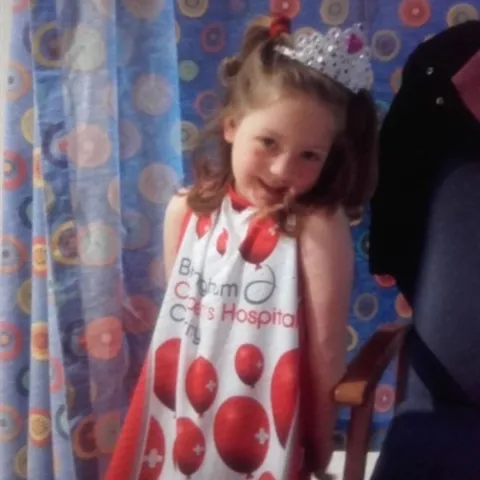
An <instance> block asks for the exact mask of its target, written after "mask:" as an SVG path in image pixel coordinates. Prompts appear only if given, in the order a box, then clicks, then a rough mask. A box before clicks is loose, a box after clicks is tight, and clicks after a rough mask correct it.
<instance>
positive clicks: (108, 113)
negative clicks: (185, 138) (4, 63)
mask: <svg viewBox="0 0 480 480" xmlns="http://www.w3.org/2000/svg"><path fill="white" fill-rule="evenodd" d="M13 9H14V16H13V35H12V45H11V60H10V64H9V90H8V97H9V98H8V100H9V104H8V109H7V116H6V122H5V123H6V134H5V152H4V181H3V189H2V199H3V205H4V208H3V211H2V225H3V229H2V232H1V234H2V238H1V247H2V263H1V275H0V285H1V290H2V293H3V295H2V299H1V300H0V312H1V320H0V362H1V363H0V378H1V381H2V388H1V391H0V397H1V399H0V416H1V417H0V419H1V422H0V441H1V443H0V463H1V465H0V478H2V479H5V480H12V479H14V478H31V479H35V480H37V479H38V480H43V479H45V480H51V479H55V480H57V479H62V480H64V479H74V478H79V479H87V478H88V479H100V478H103V475H104V472H105V470H106V467H107V465H108V461H109V458H110V454H111V452H112V451H113V448H114V445H115V439H116V434H117V432H118V430H119V428H120V426H121V421H122V418H123V415H124V413H125V410H126V408H127V406H128V401H129V395H130V393H131V391H132V389H133V386H134V384H135V382H136V379H137V377H138V372H139V369H140V367H141V365H142V362H143V358H144V356H145V353H146V350H147V348H148V343H149V339H150V334H151V332H152V329H153V327H154V323H155V319H156V315H157V312H158V309H159V305H160V303H161V299H162V294H163V288H164V278H163V261H162V233H163V232H162V222H163V214H164V209H165V206H166V203H167V202H168V200H169V199H170V197H171V195H172V193H173V192H174V191H175V189H176V188H177V187H178V185H179V184H180V183H181V182H182V177H183V165H182V155H181V143H180V133H179V129H178V128H175V127H176V126H177V125H178V123H179V120H180V105H179V92H178V71H177V64H178V62H177V50H176V35H175V20H174V5H173V2H172V1H168V0H165V1H163V0H152V1H143V2H139V1H136V0H132V1H129V0H126V1H125V2H122V3H120V2H115V1H114V0H107V1H103V0H102V1H93V2H87V1H86V2H73V3H72V2H63V1H56V2H55V1H54V0H36V1H35V2H33V3H32V5H31V6H30V5H29V2H28V1H27V2H23V1H17V2H14V5H13ZM27 460H28V461H27Z"/></svg>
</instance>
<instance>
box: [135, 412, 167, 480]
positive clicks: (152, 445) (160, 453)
mask: <svg viewBox="0 0 480 480" xmlns="http://www.w3.org/2000/svg"><path fill="white" fill-rule="evenodd" d="M164 460H165V436H164V435H163V430H162V427H160V425H159V423H158V422H157V420H155V418H151V419H150V425H149V427H148V436H147V443H146V444H145V452H144V454H143V461H142V468H141V470H140V476H139V479H138V480H157V479H158V478H159V476H160V474H161V473H162V469H163V465H164V463H165V461H164Z"/></svg>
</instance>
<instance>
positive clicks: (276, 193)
mask: <svg viewBox="0 0 480 480" xmlns="http://www.w3.org/2000/svg"><path fill="white" fill-rule="evenodd" d="M258 183H259V185H260V187H261V188H262V190H264V191H265V192H266V193H267V194H268V195H269V196H272V197H275V198H278V197H283V196H284V195H285V194H286V193H287V191H288V188H287V187H273V186H271V185H269V184H268V183H265V182H264V181H263V180H261V179H260V178H259V179H258Z"/></svg>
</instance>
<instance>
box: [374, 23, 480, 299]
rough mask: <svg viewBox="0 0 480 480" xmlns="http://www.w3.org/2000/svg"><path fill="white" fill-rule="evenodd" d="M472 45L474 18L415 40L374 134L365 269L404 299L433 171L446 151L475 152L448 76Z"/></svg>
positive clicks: (476, 129)
mask: <svg viewBox="0 0 480 480" xmlns="http://www.w3.org/2000/svg"><path fill="white" fill-rule="evenodd" d="M479 49H480V21H469V22H466V23H463V24H460V25H458V26H455V27H452V28H449V29H448V30H445V31H443V32H441V33H439V34H438V35H436V36H434V37H433V38H431V39H430V40H428V41H426V42H424V43H422V44H420V45H419V46H418V47H417V48H416V49H415V50H414V52H413V53H412V54H411V55H410V57H409V58H408V61H407V63H406V65H405V68H404V71H403V80H402V86H401V88H400V91H399V92H398V94H397V95H396V97H395V99H394V101H393V103H392V105H391V108H390V110H389V112H388V114H387V116H386V118H385V121H384V123H383V126H382V129H381V132H380V174H379V185H378V189H377V191H376V193H375V195H374V197H373V200H372V203H371V212H372V218H371V231H370V268H371V271H372V273H375V274H390V275H392V276H393V277H395V278H396V280H397V284H398V286H399V288H400V290H401V291H402V293H404V295H405V296H406V297H407V299H408V300H409V301H410V302H412V301H413V296H414V291H415V284H416V280H417V276H418V268H419V262H420V259H421V255H422V251H423V242H424V234H425V223H426V218H427V216H428V205H429V202H430V194H431V190H432V181H434V178H435V176H436V173H437V170H438V169H440V168H442V164H443V162H444V161H448V159H450V158H452V156H456V157H459V158H460V157H462V155H470V156H471V155H472V154H476V153H478V158H479V160H480V124H479V123H478V122H477V120H476V118H475V117H474V116H473V114H472V113H471V112H470V111H469V110H468V108H467V107H466V106H465V105H464V104H463V102H462V100H461V98H460V96H459V95H458V93H457V91H456V90H455V87H454V85H453V84H452V81H451V78H452V76H453V75H454V74H455V73H457V71H458V70H459V69H460V68H461V67H462V66H463V65H465V64H466V63H467V61H468V60H469V59H470V58H471V57H472V56H473V55H474V54H475V53H476V52H477V51H478V50H479ZM479 88H480V85H479ZM479 211H480V208H479ZM479 218H480V217H479ZM479 221H480V220H479Z"/></svg>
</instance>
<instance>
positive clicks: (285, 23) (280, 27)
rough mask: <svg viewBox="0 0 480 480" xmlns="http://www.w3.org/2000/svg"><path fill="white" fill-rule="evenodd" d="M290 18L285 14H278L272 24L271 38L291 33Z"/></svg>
mask: <svg viewBox="0 0 480 480" xmlns="http://www.w3.org/2000/svg"><path fill="white" fill-rule="evenodd" d="M290 31H291V30H290V19H289V18H288V17H286V16H284V15H277V16H275V17H274V18H273V20H272V23H271V25H270V30H269V33H270V38H276V37H278V36H279V35H282V34H283V33H286V34H289V33H290Z"/></svg>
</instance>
